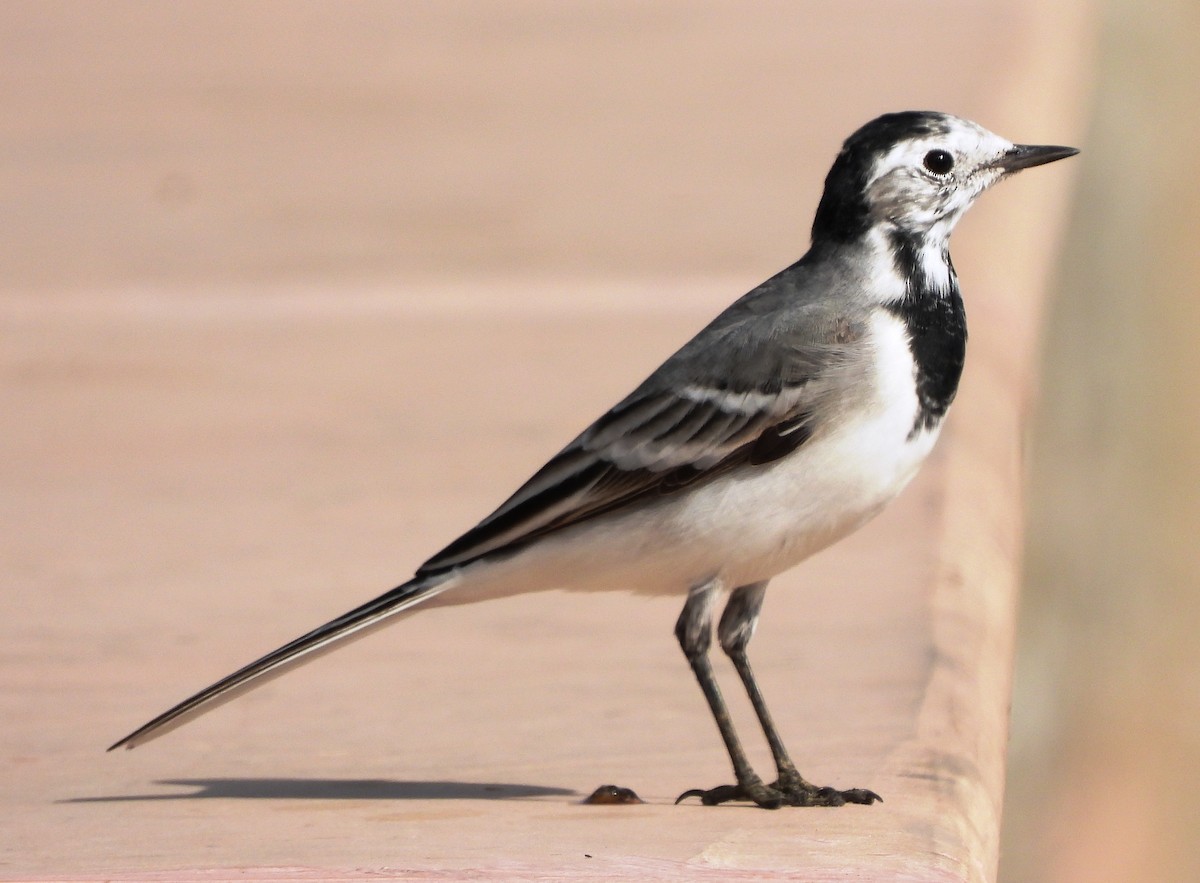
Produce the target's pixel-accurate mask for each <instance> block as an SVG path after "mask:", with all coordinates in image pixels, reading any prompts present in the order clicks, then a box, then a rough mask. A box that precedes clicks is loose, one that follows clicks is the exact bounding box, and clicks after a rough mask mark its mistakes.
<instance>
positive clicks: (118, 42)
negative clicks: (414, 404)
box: [0, 0, 1200, 883]
mask: <svg viewBox="0 0 1200 883" xmlns="http://www.w3.org/2000/svg"><path fill="white" fill-rule="evenodd" d="M1014 31H1017V32H1021V33H1026V32H1027V33H1028V34H1029V35H1030V36H1029V37H1028V39H1024V38H1023V39H1022V40H1018V41H1007V42H1006V41H1005V40H1001V39H1000V38H999V37H998V36H997V35H998V34H1011V33H1012V32H1014ZM1198 36H1200V5H1198V4H1196V3H1195V2H1194V0H1168V2H1163V3H1159V4H1155V5H1154V6H1153V8H1152V10H1148V8H1147V7H1145V6H1144V5H1139V4H1136V3H1134V2H1132V0H1095V2H1094V3H1092V4H1087V3H1082V2H1081V3H1063V4H1053V5H1050V6H1048V7H1047V8H1042V9H1038V10H1036V11H1035V10H1034V6H1033V5H1032V4H1020V3H1016V4H1013V3H986V2H971V3H960V2H954V3H952V2H949V0H946V2H932V0H930V2H913V3H892V2H879V0H875V2H868V0H851V2H846V3H839V4H819V3H812V4H808V3H762V4H758V3H756V4H733V3H686V2H665V0H664V2H654V3H600V2H586V3H572V4H562V3H558V2H551V0H542V2H537V0H522V2H515V0H514V2H446V3H398V4H397V3H384V2H375V3H371V2H360V3H334V2H259V3H254V4H236V3H216V2H207V3H205V2H194V3H186V4H180V3H160V2H130V0H121V2H110V3H105V4H93V3H75V2H16V0H10V2H6V3H4V4H3V6H0V53H2V55H0V107H2V108H3V113H2V114H0V151H2V155H3V162H2V163H0V194H2V197H0V198H2V204H3V207H4V217H5V244H4V247H3V248H0V286H3V292H2V293H3V295H4V297H5V298H6V301H5V303H6V304H7V305H9V306H11V305H12V304H14V303H19V304H23V305H24V306H22V307H21V308H22V309H27V308H28V307H29V305H30V304H39V303H41V304H47V305H52V304H54V303H55V302H58V301H64V302H65V301H70V300H72V299H78V298H85V299H88V300H89V301H91V302H100V303H103V302H104V301H105V300H106V299H111V300H112V301H114V302H116V301H122V302H128V300H129V298H130V296H131V292H132V293H133V294H134V295H135V296H141V297H142V298H143V300H144V302H146V303H154V302H158V301H161V300H163V299H167V300H176V301H181V300H184V299H188V300H191V301H198V302H207V301H210V300H212V299H214V298H219V297H220V296H222V295H226V294H229V293H230V292H233V293H235V294H236V296H237V297H242V298H245V297H249V298H254V297H258V296H263V297H267V296H270V295H272V294H276V295H281V296H284V297H291V296H293V295H294V294H295V293H296V292H300V291H310V292H311V291H325V290H339V289H358V290H361V289H363V288H366V289H371V288H373V287H374V288H378V289H379V290H381V291H386V292H388V294H387V296H389V297H409V296H416V295H414V294H412V293H413V292H417V293H419V292H421V291H429V290H431V289H429V288H422V287H421V286H419V285H412V286H406V285H405V284H404V283H405V281H410V280H423V279H429V278H434V277H436V278H439V279H450V280H454V281H456V282H457V283H458V284H459V285H460V289H461V291H462V292H463V298H464V299H465V301H466V302H468V303H470V302H471V301H473V300H476V301H478V300H486V299H487V298H489V296H490V292H491V289H490V288H489V282H490V281H491V280H495V279H497V278H514V277H518V278H522V279H529V278H536V277H539V276H542V277H545V278H546V279H547V280H551V284H552V285H553V286H556V287H555V291H570V290H571V289H570V287H569V286H568V285H563V280H571V279H579V280H586V279H589V278H595V277H597V276H603V277H605V278H608V279H613V278H616V279H626V278H670V279H679V278H684V277H686V278H689V279H692V278H694V279H708V280H713V279H718V280H721V283H720V284H719V285H718V284H712V283H711V282H710V283H707V285H708V287H705V286H704V285H701V286H700V290H701V291H703V292H708V291H710V290H711V291H714V292H716V294H714V295H712V297H713V301H712V302H713V304H714V305H715V304H719V303H722V302H724V301H725V300H727V296H728V294H729V292H730V291H731V288H730V285H733V286H735V287H736V286H740V287H738V288H737V290H744V288H746V287H749V286H750V285H752V284H754V283H755V282H757V281H759V279H760V278H761V277H762V276H763V275H764V274H765V273H766V272H770V271H773V270H774V269H777V268H779V267H782V266H783V265H785V264H786V263H788V262H790V261H791V260H794V259H795V257H797V256H798V255H799V253H800V252H801V250H802V248H803V243H804V241H805V239H806V235H807V230H806V226H807V223H808V219H809V218H810V216H811V208H812V206H813V205H814V204H815V201H816V198H817V195H818V188H819V185H820V178H819V176H816V175H814V174H808V173H805V174H800V173H799V172H798V165H797V158H798V157H804V158H806V160H805V161H806V162H809V163H810V164H811V165H812V166H813V168H820V169H824V168H825V167H826V165H827V162H828V158H829V157H831V156H832V153H833V151H834V150H835V149H836V146H837V139H840V138H841V137H844V135H846V134H848V133H849V132H850V131H852V130H853V129H854V128H855V127H857V126H858V125H859V124H861V123H862V122H864V121H865V120H867V119H869V118H871V117H872V116H874V115H876V114H878V113H881V112H884V111H888V110H894V109H899V108H901V107H921V106H931V107H937V108H939V109H945V110H949V111H952V112H956V113H959V114H962V115H964V116H968V117H973V118H976V119H978V120H979V121H980V122H982V123H983V124H985V125H989V126H993V127H994V128H996V129H998V130H999V131H1000V132H1001V133H1002V134H1005V135H1009V136H1011V137H1014V138H1017V139H1022V140H1029V141H1037V140H1044V141H1051V142H1053V141H1061V140H1065V138H1063V137H1062V136H1061V135H1060V134H1059V133H1057V132H1055V131H1053V130H1039V131H1027V130H1021V129H1020V128H1019V124H1020V122H1021V121H1022V119H1025V118H1028V117H1029V116H1036V114H1033V113H1032V111H1034V110H1037V109H1039V108H1041V107H1042V104H1041V102H1043V101H1044V100H1046V99H1045V97H1044V95H1043V92H1042V90H1041V89H1040V88H1039V83H1038V81H1037V79H1036V77H1034V76H1032V75H1031V72H1045V71H1048V70H1050V71H1055V75H1056V76H1061V77H1063V78H1066V79H1072V78H1076V79H1077V80H1078V82H1075V83H1074V84H1073V85H1072V86H1071V87H1070V88H1073V89H1074V90H1075V93H1076V94H1077V95H1078V96H1079V99H1078V102H1077V105H1076V108H1075V110H1074V114H1075V115H1074V116H1073V117H1069V118H1065V119H1064V120H1063V126H1064V129H1065V130H1067V131H1079V130H1081V129H1084V128H1086V130H1087V133H1088V134H1087V138H1086V140H1085V143H1084V144H1082V145H1081V146H1083V147H1084V148H1085V152H1084V155H1083V157H1082V158H1081V170H1080V171H1079V178H1078V188H1077V192H1076V195H1075V197H1074V204H1073V210H1072V215H1071V217H1072V221H1071V224H1070V227H1069V231H1068V236H1067V240H1066V243H1065V247H1064V248H1063V251H1062V259H1061V262H1060V266H1059V268H1058V271H1057V275H1056V283H1055V284H1054V286H1053V287H1052V292H1053V297H1052V299H1051V300H1050V302H1049V303H1048V304H1047V305H1046V307H1045V327H1044V335H1043V341H1044V357H1045V358H1044V364H1045V370H1044V373H1043V380H1042V394H1041V402H1040V406H1039V409H1038V418H1037V420H1036V422H1035V429H1034V431H1033V432H1032V434H1031V447H1030V450H1031V458H1030V459H1031V466H1030V491H1031V493H1030V510H1029V512H1030V514H1029V522H1028V533H1027V539H1028V544H1027V547H1028V556H1027V560H1028V564H1027V569H1026V590H1025V595H1024V598H1023V602H1022V603H1023V610H1022V626H1021V634H1020V638H1019V645H1020V651H1019V656H1018V670H1017V692H1016V696H1015V700H1014V711H1013V742H1012V753H1011V763H1010V781H1009V788H1008V802H1007V806H1006V815H1005V824H1006V827H1005V833H1004V838H1005V839H1004V844H1003V855H1002V863H1001V877H1002V879H1004V880H1006V881H1008V883H1022V881H1026V883H1036V881H1056V883H1059V881H1061V883H1084V881H1109V880H1111V881H1118V880H1119V881H1130V880H1155V881H1159V880H1172V881H1174V880H1178V881H1194V880H1197V879H1200V838H1198V837H1197V832H1200V809H1197V807H1196V802H1195V799H1194V797H1193V795H1192V793H1191V792H1192V788H1193V785H1194V784H1195V783H1197V782H1198V781H1200V640H1198V639H1197V635H1200V601H1198V599H1197V593H1198V589H1200V585H1198V582H1200V579H1198V577H1200V543H1198V542H1197V539H1196V536H1195V534H1196V525H1197V524H1200V494H1198V488H1200V457H1198V452H1200V407H1198V406H1197V401H1198V397H1200V354H1198V351H1197V347H1196V343H1197V332H1196V329H1197V327H1198V320H1200V315H1198V312H1200V306H1198V304H1200V299H1198V298H1197V296H1196V290H1197V285H1196V282H1195V279H1196V275H1197V273H1198V272H1200V257H1198V255H1200V249H1198V248H1197V242H1200V175H1198V174H1197V171H1196V166H1195V163H1196V160H1195V157H1196V156H1197V155H1198V150H1197V148H1198V147H1200V138H1198V137H1197V136H1198V134H1200V132H1198V131H1197V130H1198V127H1200V123H1198V122H1197V119H1198V115H1197V113H1196V107H1197V106H1200V61H1198V59H1200V53H1198V52H1197V48H1198V47H1197V37H1198ZM1011 45H1022V46H1026V47H1033V52H1035V53H1036V55H1035V56H1033V57H1021V56H1019V55H1018V56H1009V55H1006V54H1005V53H1006V52H1007V47H1009V46H1011ZM1060 59H1061V65H1060V66H1059V67H1057V68H1056V67H1055V65H1056V63H1057V60H1060ZM1085 119H1086V120H1089V122H1088V123H1087V124H1086V126H1084V125H1083V123H1082V121H1083V120H1085ZM830 133H835V135H836V138H832V139H831V136H830ZM814 158H815V159H814ZM1013 186H1016V185H1013ZM985 202H986V201H985ZM976 212H978V213H979V214H986V212H987V207H986V204H981V206H980V207H979V208H978V209H976ZM976 223H977V229H985V227H984V222H983V221H982V220H980V221H977V222H976ZM964 226H970V225H969V224H968V225H964ZM968 235H969V234H968ZM974 247H975V248H976V249H978V250H979V251H978V252H977V253H984V251H983V246H982V245H981V244H979V243H976V244H975V246H974ZM988 254H990V253H988ZM991 257H992V258H994V257H995V256H994V255H991ZM437 290H444V288H442V289H437ZM139 293H140V295H139ZM703 296H704V297H709V295H708V294H704V295H703ZM510 306H511V307H512V308H513V309H518V308H519V304H516V303H513V304H511V305H510ZM0 340H6V341H7V343H6V344H5V345H12V344H14V341H12V340H11V339H8V338H7V333H6V332H5V330H4V329H3V328H0ZM419 382H420V379H419V378H418V379H415V380H414V383H419ZM14 517H16V515H14Z"/></svg>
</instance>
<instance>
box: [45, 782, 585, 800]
mask: <svg viewBox="0 0 1200 883" xmlns="http://www.w3.org/2000/svg"><path fill="white" fill-rule="evenodd" d="M154 784H156V785H174V786H179V787H183V788H190V789H192V790H189V791H177V792H170V793H159V794H114V795H108V796H99V797H71V798H67V799H64V800H59V801H57V802H58V803H128V802H135V801H150V800H529V799H534V798H538V797H578V796H579V792H578V791H573V790H571V789H570V788H554V787H547V786H543V785H516V784H508V783H500V782H495V783H492V782H446V781H394V780H391V779H270V778H261V779H260V778H254V779H159V780H157V781H155V783H154Z"/></svg>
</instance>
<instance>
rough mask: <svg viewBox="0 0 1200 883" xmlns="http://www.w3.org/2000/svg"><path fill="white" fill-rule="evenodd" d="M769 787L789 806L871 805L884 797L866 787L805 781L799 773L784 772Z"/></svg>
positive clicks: (881, 801) (881, 800)
mask: <svg viewBox="0 0 1200 883" xmlns="http://www.w3.org/2000/svg"><path fill="white" fill-rule="evenodd" d="M768 787H769V788H770V789H771V790H772V791H775V792H777V793H778V794H779V795H780V796H781V797H783V802H784V803H785V804H787V805H788V806H845V805H846V804H847V803H861V804H865V805H867V806H870V805H871V804H872V803H874V802H875V801H877V800H878V801H879V802H880V803H883V798H882V797H880V796H879V795H878V794H876V793H875V792H874V791H868V790H867V789H866V788H850V789H848V790H846V791H839V790H838V789H836V788H828V787H827V788H821V787H818V786H817V785H814V784H812V783H811V782H808V781H805V779H804V778H803V777H802V776H801V775H800V774H799V773H784V774H782V775H780V777H779V778H778V779H776V780H775V781H774V782H772V783H771V784H770V785H769V786H768Z"/></svg>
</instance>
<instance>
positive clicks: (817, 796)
mask: <svg viewBox="0 0 1200 883" xmlns="http://www.w3.org/2000/svg"><path fill="white" fill-rule="evenodd" d="M766 591H767V584H766V583H765V582H760V583H752V584H751V585H748V586H741V587H740V588H738V589H735V590H734V591H733V593H732V594H731V595H730V596H729V602H728V603H727V604H726V605H725V610H724V612H723V613H722V614H721V622H720V624H719V625H718V626H717V637H718V639H719V640H720V642H721V649H722V650H724V651H725V653H726V654H727V655H728V656H729V658H730V660H731V661H732V662H733V667H734V668H735V669H737V673H738V675H739V676H740V677H741V679H742V683H743V684H744V685H745V687H746V694H747V695H748V696H749V697H750V703H751V704H752V705H753V706H754V713H755V714H757V715H758V722H759V723H760V724H761V725H762V729H763V734H764V735H765V736H766V737H767V744H769V745H770V746H771V755H772V756H773V757H774V758H775V768H776V769H777V770H778V775H779V777H778V778H777V779H776V780H775V781H774V782H773V783H772V784H771V785H770V787H771V789H772V790H774V791H777V792H779V793H780V794H781V795H782V796H783V799H784V801H785V802H786V803H788V804H790V805H791V806H841V805H842V804H844V803H873V802H874V801H876V800H879V799H880V797H879V795H878V794H876V793H875V792H874V791H868V790H866V789H865V788H852V789H850V790H848V791H838V790H837V789H836V788H821V787H818V786H816V785H813V784H812V783H811V782H809V781H807V780H806V779H805V778H804V777H803V776H801V775H800V773H799V771H798V770H797V769H796V765H795V764H794V763H792V759H791V757H789V756H788V752H787V748H785V747H784V744H783V740H782V739H781V738H780V737H779V731H778V730H777V729H776V728H775V722H774V721H773V720H772V719H771V713H770V711H768V710H767V703H766V701H765V700H764V699H763V696H762V691H760V690H759V689H758V683H757V681H755V679H754V671H753V670H752V669H751V668H750V659H749V658H748V657H747V655H746V646H747V645H748V644H749V643H750V639H751V638H752V637H753V636H754V628H755V626H756V625H757V624H758V614H759V611H760V610H761V609H762V602H763V597H764V595H765V594H766Z"/></svg>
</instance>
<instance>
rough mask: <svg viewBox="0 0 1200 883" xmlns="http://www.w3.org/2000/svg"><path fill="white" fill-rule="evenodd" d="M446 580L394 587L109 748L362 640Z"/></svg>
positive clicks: (165, 729)
mask: <svg viewBox="0 0 1200 883" xmlns="http://www.w3.org/2000/svg"><path fill="white" fill-rule="evenodd" d="M451 580H452V577H449V576H448V575H441V576H433V577H418V578H416V579H414V580H411V581H410V582H407V583H405V584H404V585H402V586H398V587H397V588H395V589H392V590H391V591H390V592H387V593H386V594H383V595H380V596H379V597H378V598H376V599H375V600H373V601H368V602H367V603H366V604H363V605H362V606H361V607H356V608H355V609H353V610H351V611H350V612H349V613H344V614H342V615H341V616H339V617H338V618H337V619H335V620H332V621H330V622H327V623H325V625H323V626H321V627H320V628H317V629H314V630H313V631H311V632H309V633H308V634H306V635H301V636H300V637H299V638H297V639H296V640H294V641H292V642H291V643H288V644H284V645H283V646H282V647H280V648H279V649H278V650H274V651H272V652H270V653H268V654H267V655H266V656H264V657H262V659H258V660H255V661H254V662H252V663H250V664H249V665H247V666H245V667H244V668H240V669H238V670H237V671H235V672H234V673H233V674H231V675H228V676H227V677H224V678H221V680H219V681H217V682H216V683H215V684H213V685H211V686H209V687H205V688H204V689H203V690H201V691H200V692H199V693H197V694H196V695H195V696H192V697H190V698H188V699H185V700H183V701H182V702H180V703H179V704H178V705H176V706H174V707H173V708H170V709H168V710H167V711H164V712H163V713H162V714H160V715H159V716H158V717H156V718H154V720H152V721H150V722H149V723H147V724H144V725H142V726H141V727H138V728H137V729H136V730H134V731H133V732H132V733H130V734H129V735H128V736H126V737H125V738H124V739H120V740H118V741H117V742H114V743H113V744H112V745H110V746H109V748H108V750H109V751H112V750H113V749H114V748H121V747H124V748H134V747H136V746H138V745H141V744H142V743H143V742H149V741H150V740H151V739H156V738H158V737H159V736H161V735H163V734H164V733H169V732H170V731H171V730H173V729H175V728H176V727H179V726H182V725H183V724H185V723H187V722H188V721H190V720H193V719H194V718H197V717H199V716H200V715H202V714H204V713H205V712H206V711H212V710H213V709H214V708H216V707H217V706H219V705H223V704H224V703H226V702H228V701H229V700H230V699H234V698H236V697H237V696H240V695H242V694H243V693H245V692H247V691H248V690H251V689H253V688H254V687H258V686H261V685H262V684H265V683H266V682H267V681H269V680H271V679H273V678H276V677H278V676H279V675H281V674H283V673H284V672H286V671H288V670H290V669H292V668H295V667H296V666H298V665H300V664H302V663H305V662H308V661H310V660H312V659H315V658H317V657H318V656H320V655H322V654H323V653H327V652H329V651H330V650H332V649H334V648H335V647H337V646H338V645H339V644H341V643H343V642H345V641H346V640H347V639H356V638H361V637H363V636H364V635H366V634H369V633H370V632H373V631H375V629H377V628H379V627H380V626H381V625H384V624H385V623H386V622H387V621H388V620H389V619H391V618H392V617H393V616H395V615H396V614H398V613H401V612H403V611H405V610H407V609H409V608H410V607H412V606H414V605H416V604H419V603H421V602H422V601H426V600H428V599H429V598H432V597H433V596H434V595H436V594H438V593H439V592H441V591H442V590H444V589H447V588H449V585H447V583H448V582H450V581H451Z"/></svg>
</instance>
